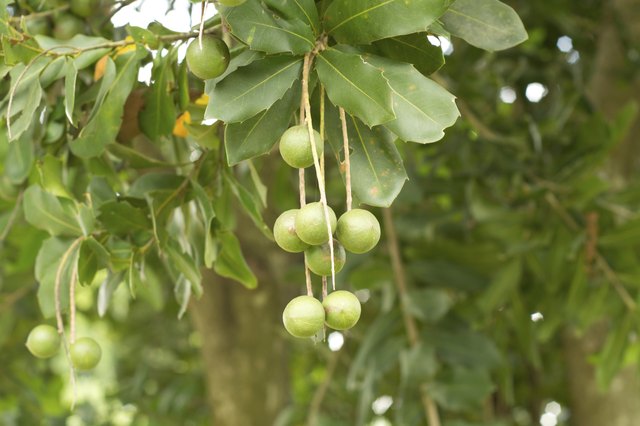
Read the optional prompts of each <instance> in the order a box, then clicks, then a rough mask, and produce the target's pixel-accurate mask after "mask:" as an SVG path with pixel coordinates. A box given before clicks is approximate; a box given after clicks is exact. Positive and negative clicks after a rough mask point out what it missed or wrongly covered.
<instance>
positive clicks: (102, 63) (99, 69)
mask: <svg viewBox="0 0 640 426" xmlns="http://www.w3.org/2000/svg"><path fill="white" fill-rule="evenodd" d="M108 59H109V55H104V56H103V57H102V58H100V59H99V60H98V62H96V66H95V68H94V69H93V81H98V80H100V79H101V78H102V76H103V75H104V70H105V68H106V67H107V60H108Z"/></svg>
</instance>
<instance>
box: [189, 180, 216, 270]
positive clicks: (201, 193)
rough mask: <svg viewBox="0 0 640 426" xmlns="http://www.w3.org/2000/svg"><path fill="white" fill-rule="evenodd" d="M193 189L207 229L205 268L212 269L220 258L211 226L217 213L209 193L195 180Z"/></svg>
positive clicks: (192, 182) (192, 185)
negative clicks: (218, 257)
mask: <svg viewBox="0 0 640 426" xmlns="http://www.w3.org/2000/svg"><path fill="white" fill-rule="evenodd" d="M191 188H192V189H193V194H194V195H195V199H196V202H197V203H198V207H199V209H200V214H201V215H202V220H203V222H204V227H205V231H204V233H205V236H204V238H205V239H204V256H203V259H204V266H206V267H207V268H211V267H212V266H213V262H214V261H215V260H216V257H217V256H218V252H217V249H216V245H215V241H214V239H213V235H212V233H211V225H212V223H213V219H214V218H215V217H216V213H215V211H214V210H213V205H212V204H211V201H210V200H209V197H208V196H207V193H206V191H205V190H204V188H203V187H202V185H200V184H199V183H198V182H196V181H195V180H192V181H191Z"/></svg>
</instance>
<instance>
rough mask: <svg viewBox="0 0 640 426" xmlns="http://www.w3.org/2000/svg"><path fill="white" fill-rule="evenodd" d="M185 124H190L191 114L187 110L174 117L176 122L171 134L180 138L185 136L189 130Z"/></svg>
mask: <svg viewBox="0 0 640 426" xmlns="http://www.w3.org/2000/svg"><path fill="white" fill-rule="evenodd" d="M205 96H206V95H205ZM185 123H186V124H191V114H189V111H186V112H184V113H183V114H180V116H179V117H178V118H177V119H176V124H175V126H173V134H174V136H178V137H181V138H186V137H187V135H188V134H189V131H188V130H187V128H186V127H185Z"/></svg>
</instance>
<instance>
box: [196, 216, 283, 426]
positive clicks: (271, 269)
mask: <svg viewBox="0 0 640 426" xmlns="http://www.w3.org/2000/svg"><path fill="white" fill-rule="evenodd" d="M247 228H248V232H247V234H249V233H254V234H255V238H251V236H249V235H248V236H247V239H252V240H254V239H255V241H251V244H250V245H249V244H245V247H250V249H247V250H245V254H246V255H247V261H248V262H249V264H250V266H251V268H252V270H253V271H254V273H255V274H256V275H257V276H258V281H259V285H258V288H257V289H255V290H248V289H246V288H244V287H243V286H242V285H241V284H239V283H237V282H233V281H230V280H227V279H223V278H221V277H219V276H217V275H215V274H214V273H213V272H212V271H203V287H204V295H203V297H202V298H201V299H200V300H198V301H194V302H193V303H192V304H191V306H190V313H191V318H192V320H193V323H194V325H195V328H196V329H197V330H198V331H199V332H200V334H201V335H202V339H203V345H202V357H203V362H204V367H205V370H206V371H205V373H206V382H207V387H208V393H209V403H210V406H211V409H212V413H213V417H212V422H211V424H213V425H216V426H239V425H242V426H254V425H256V426H261V425H272V424H273V423H274V420H275V419H276V417H277V416H278V414H279V412H280V411H281V410H282V408H283V407H284V405H285V403H286V402H287V399H288V397H289V395H288V389H289V386H288V374H287V373H288V360H287V356H286V343H285V340H284V338H283V333H282V327H281V315H282V308H283V305H282V303H281V301H280V297H279V291H278V285H277V283H278V282H281V279H280V277H278V273H277V271H282V270H284V269H285V268H282V267H280V268H278V265H279V264H280V262H281V260H280V259H279V257H281V256H278V253H277V251H276V250H273V247H271V245H272V243H269V242H268V241H266V239H265V238H264V236H262V235H261V234H260V233H259V232H258V231H256V230H255V229H254V228H253V227H252V226H251V225H247V226H245V229H247ZM274 251H275V252H276V253H273V252H274Z"/></svg>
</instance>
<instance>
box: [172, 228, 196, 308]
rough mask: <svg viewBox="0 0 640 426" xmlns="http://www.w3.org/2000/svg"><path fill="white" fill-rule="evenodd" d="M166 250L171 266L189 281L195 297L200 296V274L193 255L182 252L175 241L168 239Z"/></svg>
mask: <svg viewBox="0 0 640 426" xmlns="http://www.w3.org/2000/svg"><path fill="white" fill-rule="evenodd" d="M165 248H166V252H167V255H168V256H169V259H170V260H171V262H172V264H173V266H175V268H176V269H177V270H178V271H179V272H180V273H181V274H182V275H183V276H184V278H185V279H186V280H187V281H189V282H190V283H191V289H192V290H193V292H194V294H195V295H196V296H197V297H200V296H202V275H201V274H200V269H199V268H198V266H197V265H196V264H195V260H194V257H193V256H190V255H188V254H186V253H184V252H183V251H182V250H181V249H180V247H179V246H178V244H177V243H175V242H174V241H172V240H170V241H169V244H167V245H166V247H165Z"/></svg>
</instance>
